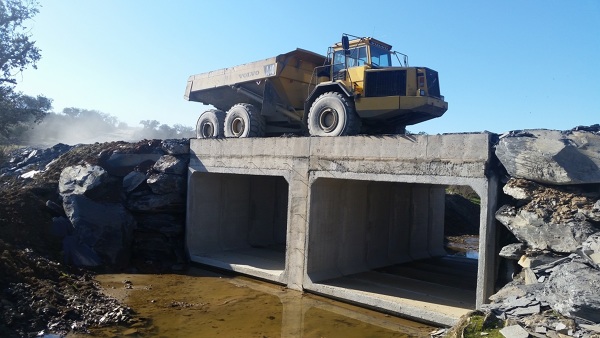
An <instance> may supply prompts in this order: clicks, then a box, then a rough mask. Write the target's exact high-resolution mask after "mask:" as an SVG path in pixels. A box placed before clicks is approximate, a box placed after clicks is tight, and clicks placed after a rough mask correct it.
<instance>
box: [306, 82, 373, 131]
mask: <svg viewBox="0 0 600 338" xmlns="http://www.w3.org/2000/svg"><path fill="white" fill-rule="evenodd" d="M307 124H308V132H309V133H310V135H312V136H349V135H356V134H358V132H359V131H360V127H361V120H360V118H359V117H358V115H357V114H356V111H355V110H354V103H353V102H352V101H350V100H349V99H348V98H346V97H345V96H344V95H342V94H340V93H336V92H327V93H324V94H322V95H321V96H319V97H318V98H317V99H316V100H315V102H313V104H312V106H311V107H310V110H309V112H308V119H307Z"/></svg>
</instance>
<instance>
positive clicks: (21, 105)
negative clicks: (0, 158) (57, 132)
mask: <svg viewBox="0 0 600 338" xmlns="http://www.w3.org/2000/svg"><path fill="white" fill-rule="evenodd" d="M50 110H52V100H51V99H49V98H47V97H44V96H42V95H38V96H37V97H33V96H29V95H24V94H22V93H19V92H14V91H13V90H12V88H10V87H2V86H0V143H5V144H6V143H14V142H19V141H21V140H20V136H21V135H22V134H23V132H24V131H25V130H27V129H29V128H31V126H32V125H33V124H35V123H38V122H40V121H41V120H42V119H43V118H44V117H45V116H46V114H48V112H50Z"/></svg>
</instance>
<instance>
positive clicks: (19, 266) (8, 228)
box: [0, 142, 144, 337]
mask: <svg viewBox="0 0 600 338" xmlns="http://www.w3.org/2000/svg"><path fill="white" fill-rule="evenodd" d="M122 146H129V145H127V144H124V143H120V142H112V143H102V144H99V143H97V144H93V145H84V146H79V147H76V148H74V149H73V150H71V151H70V152H68V153H66V154H64V155H62V156H61V157H59V158H58V159H57V160H56V161H54V162H52V163H51V164H50V165H49V166H48V168H47V169H46V171H45V172H43V173H41V174H38V175H36V176H35V177H34V178H33V179H21V178H18V177H9V176H5V177H0V336H1V337H27V336H37V335H38V334H40V333H44V332H46V333H47V332H50V331H51V332H52V333H56V334H66V333H67V332H69V331H75V332H86V331H87V329H88V327H90V326H97V325H107V324H114V323H123V322H128V321H130V320H131V314H132V311H131V310H130V309H128V308H126V307H124V306H121V305H120V304H119V303H118V302H117V301H116V300H114V299H111V298H110V297H107V296H106V295H105V294H103V293H102V292H100V288H99V286H98V283H97V282H95V281H94V280H93V275H94V273H93V272H91V271H86V270H83V269H74V268H70V267H67V266H64V265H62V264H61V263H60V262H61V249H62V245H61V242H60V241H59V240H58V239H57V238H54V237H53V236H52V235H51V222H52V217H53V216H56V215H54V214H53V213H52V211H51V209H50V208H48V207H46V201H49V200H50V201H53V202H55V203H58V204H60V200H59V196H58V192H57V190H58V189H57V186H58V178H59V176H60V172H61V171H62V168H64V167H66V166H70V165H75V164H79V163H81V162H83V161H85V162H88V163H97V162H98V161H100V160H102V156H101V155H102V154H103V153H107V151H109V150H111V149H115V148H117V147H122ZM133 146H137V147H141V146H144V143H141V144H137V145H133ZM98 154H100V156H98Z"/></svg>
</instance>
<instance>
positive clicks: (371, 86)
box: [365, 69, 437, 97]
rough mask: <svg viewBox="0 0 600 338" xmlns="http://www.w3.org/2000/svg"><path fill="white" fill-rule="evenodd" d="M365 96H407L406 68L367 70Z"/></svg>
mask: <svg viewBox="0 0 600 338" xmlns="http://www.w3.org/2000/svg"><path fill="white" fill-rule="evenodd" d="M436 75H437V74H436ZM365 96H366V97H380V96H406V70H385V69H381V70H370V71H367V72H366V74H365Z"/></svg>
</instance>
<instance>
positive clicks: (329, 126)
mask: <svg viewBox="0 0 600 338" xmlns="http://www.w3.org/2000/svg"><path fill="white" fill-rule="evenodd" d="M337 125H338V113H337V111H336V110H335V109H331V108H327V109H325V110H323V112H322V113H321V116H320V117H319V126H320V127H321V129H323V131H325V132H326V133H330V132H332V131H333V130H334V129H335V128H336V127H337Z"/></svg>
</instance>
